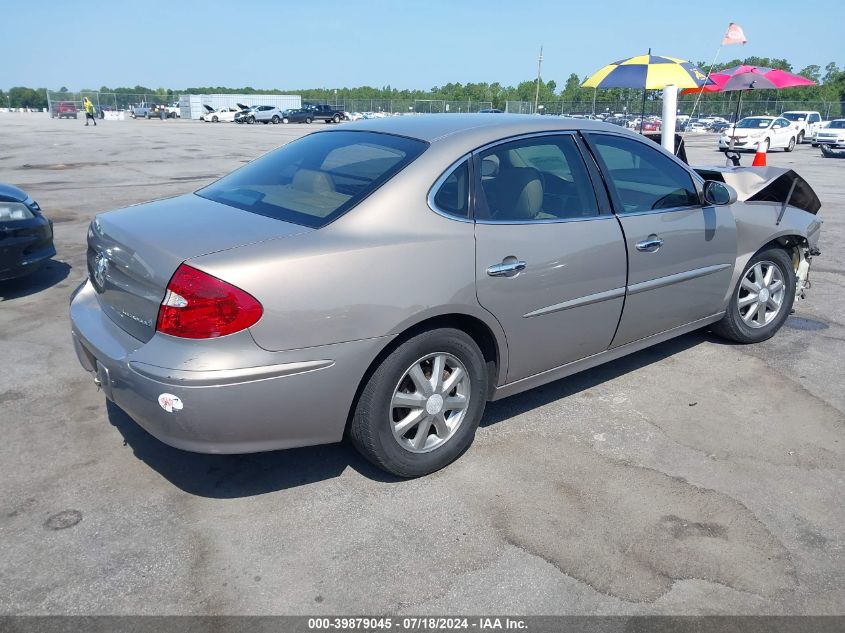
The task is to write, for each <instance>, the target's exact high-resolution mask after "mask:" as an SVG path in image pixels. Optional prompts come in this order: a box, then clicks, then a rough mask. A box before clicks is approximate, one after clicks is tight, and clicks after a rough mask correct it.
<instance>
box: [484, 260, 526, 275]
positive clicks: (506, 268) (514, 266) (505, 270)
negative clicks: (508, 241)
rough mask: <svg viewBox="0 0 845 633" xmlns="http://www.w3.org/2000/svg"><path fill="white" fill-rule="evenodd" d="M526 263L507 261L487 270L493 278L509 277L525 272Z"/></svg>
mask: <svg viewBox="0 0 845 633" xmlns="http://www.w3.org/2000/svg"><path fill="white" fill-rule="evenodd" d="M525 266H526V263H525V262H524V261H522V260H516V261H505V262H502V263H501V264H493V265H492V266H489V267H488V268H487V274H488V275H490V276H491V277H509V276H511V275H514V274H516V273H518V272H520V271H522V270H525Z"/></svg>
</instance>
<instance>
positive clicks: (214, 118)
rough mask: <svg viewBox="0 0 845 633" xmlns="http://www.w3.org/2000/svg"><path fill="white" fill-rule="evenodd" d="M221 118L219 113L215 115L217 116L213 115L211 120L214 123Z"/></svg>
mask: <svg viewBox="0 0 845 633" xmlns="http://www.w3.org/2000/svg"><path fill="white" fill-rule="evenodd" d="M219 120H220V119H218V118H217V115H215V116H213V117H211V122H212V123H217V122H218V121H219Z"/></svg>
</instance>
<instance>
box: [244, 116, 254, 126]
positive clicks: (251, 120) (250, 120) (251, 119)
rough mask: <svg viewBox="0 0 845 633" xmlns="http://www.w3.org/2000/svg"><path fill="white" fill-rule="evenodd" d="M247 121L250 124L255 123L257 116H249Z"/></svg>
mask: <svg viewBox="0 0 845 633" xmlns="http://www.w3.org/2000/svg"><path fill="white" fill-rule="evenodd" d="M246 122H247V123H248V124H249V125H252V124H253V123H255V117H254V116H251V117H249V118H248V119H247V120H246Z"/></svg>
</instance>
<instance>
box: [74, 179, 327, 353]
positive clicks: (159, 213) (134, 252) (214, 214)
mask: <svg viewBox="0 0 845 633" xmlns="http://www.w3.org/2000/svg"><path fill="white" fill-rule="evenodd" d="M312 230H313V229H310V228H308V227H305V226H300V225H298V224H292V223H288V222H283V221H280V220H276V219H272V218H268V217H265V216H261V215H257V214H254V213H249V212H247V211H243V210H241V209H237V208H235V207H230V206H227V205H224V204H220V203H218V202H213V201H211V200H208V199H205V198H201V197H199V196H197V195H194V194H188V195H184V196H179V197H176V198H169V199H166V200H159V201H156V202H150V203H146V204H142V205H138V206H134V207H128V208H125V209H119V210H117V211H112V212H109V213H105V214H102V215H98V216H97V217H96V218H94V221H93V222H92V223H91V226H90V227H89V229H88V253H87V264H88V276H89V278H90V280H91V283H92V284H93V286H94V288H95V290H96V291H97V299H98V301H99V303H100V306H101V307H102V309H103V312H104V313H105V314H106V315H107V316H108V317H109V318H110V319H111V320H112V321H114V322H115V323H116V324H117V325H118V326H120V327H121V328H122V329H123V330H125V331H126V332H128V333H129V334H130V335H132V336H134V337H135V338H137V339H140V340H141V341H144V342H146V341H148V340H150V339H151V338H152V337H153V334H155V325H156V318H157V316H158V309H159V305H160V304H161V301H162V299H163V297H164V294H165V290H166V288H167V284H168V282H169V281H170V278H171V277H172V276H173V273H174V272H175V271H176V269H177V268H178V267H179V265H180V264H181V263H182V262H184V261H185V260H187V259H191V258H193V257H199V256H200V255H207V254H209V253H214V252H218V251H223V250H228V249H231V248H236V247H238V246H243V245H245V244H251V243H255V242H260V241H264V240H268V239H277V238H282V237H290V236H294V235H298V234H302V233H307V232H310V231H312Z"/></svg>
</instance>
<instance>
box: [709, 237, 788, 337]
mask: <svg viewBox="0 0 845 633" xmlns="http://www.w3.org/2000/svg"><path fill="white" fill-rule="evenodd" d="M760 262H771V263H772V264H774V265H775V266H777V267H778V268H779V269H780V273H781V276H782V278H783V284H784V286H785V292H784V296H783V300H782V301H781V306H780V311H779V312H778V313H777V314H776V315H775V317H774V318H773V319H772V321H771V322H770V323H766V324H765V325H763V326H761V327H757V328H753V327H751V326H749V325H747V324H746V323H745V322H744V321H743V319H742V316H741V315H740V308H739V305H738V301H739V292H740V286H741V285H742V280H743V279H745V275H746V274H747V273H748V271H750V270H751V269H752V268H753V267H754V266H755V264H758V263H760ZM794 301H795V270H794V269H793V268H792V259H791V258H790V256H789V255H788V254H787V253H786V251H785V250H783V249H782V248H777V247H773V248H767V249H766V250H764V251H760V252H759V253H757V254H756V255H755V256H754V257H752V258H751V259H750V260H749V262H748V264H747V265H746V266H745V269H744V270H743V271H742V276H741V277H740V278H739V281H738V282H737V285H736V287H735V288H734V289H733V291H732V293H731V300H730V302H729V303H728V309H727V312H726V313H725V316H724V317H722V320H721V321H717V322H716V323H714V324H713V325H712V326H711V328H710V329H711V330H712V332H713V333H714V334H716V335H718V336H721V337H722V338H725V339H728V340H729V341H735V342H737V343H760V342H761V341H765V340H767V339H770V338H772V337H773V336H774V335H775V333H777V331H778V330H779V329H780V328H781V326H782V325H783V323H784V321H786V319H787V317H789V313H790V312H791V311H792V304H793V302H794Z"/></svg>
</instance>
